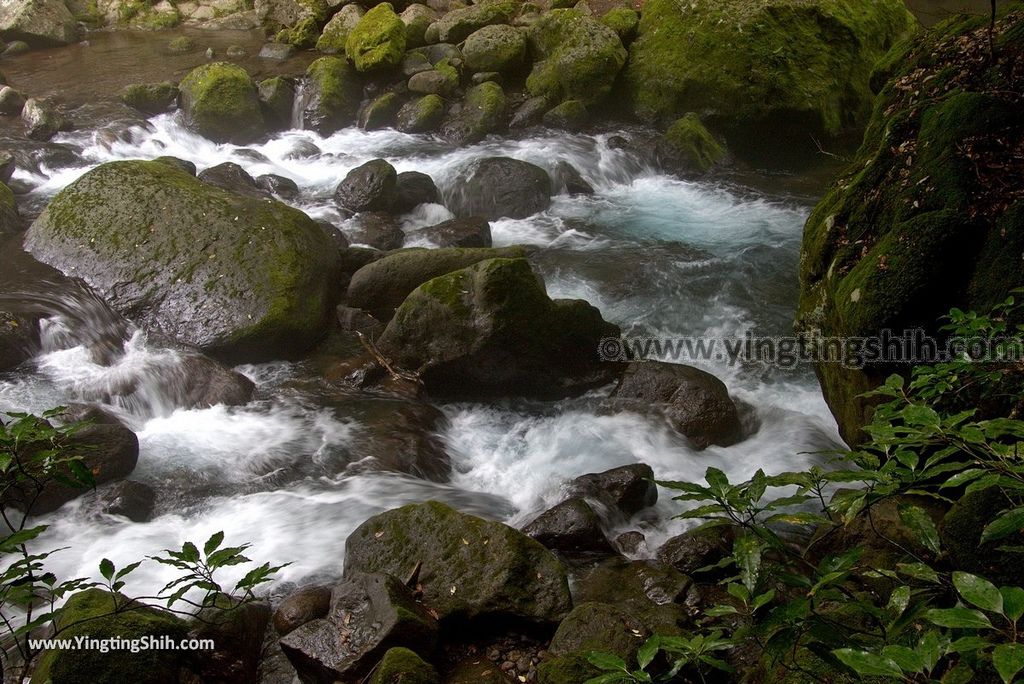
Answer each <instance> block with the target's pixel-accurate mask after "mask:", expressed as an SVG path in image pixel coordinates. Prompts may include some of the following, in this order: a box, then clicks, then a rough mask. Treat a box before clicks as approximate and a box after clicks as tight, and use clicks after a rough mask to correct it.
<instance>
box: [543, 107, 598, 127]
mask: <svg viewBox="0 0 1024 684" xmlns="http://www.w3.org/2000/svg"><path fill="white" fill-rule="evenodd" d="M541 121H543V122H544V125H545V126H547V127H549V128H560V129H562V130H565V131H578V130H580V129H582V128H583V127H584V126H585V125H586V124H587V105H586V103H584V102H583V100H566V101H565V102H563V103H562V104H560V105H556V106H554V107H552V108H551V109H549V110H548V111H546V112H544V116H543V118H542V119H541Z"/></svg>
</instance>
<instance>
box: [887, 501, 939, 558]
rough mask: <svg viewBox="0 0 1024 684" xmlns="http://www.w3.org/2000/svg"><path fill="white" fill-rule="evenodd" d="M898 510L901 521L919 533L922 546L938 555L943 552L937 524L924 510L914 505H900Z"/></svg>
mask: <svg viewBox="0 0 1024 684" xmlns="http://www.w3.org/2000/svg"><path fill="white" fill-rule="evenodd" d="M897 510H898V511H899V515H900V520H902V521H903V524H905V525H906V526H907V527H909V528H910V529H911V530H913V531H914V532H916V533H917V537H918V539H919V540H920V541H921V544H922V545H924V547H925V548H926V549H928V550H929V551H931V552H932V553H934V554H936V555H938V554H939V553H940V552H941V548H940V544H939V531H938V530H937V529H936V528H935V523H934V522H932V519H931V517H930V516H929V515H928V514H927V513H925V512H924V509H923V508H921V507H920V506H914V505H912V504H900V505H899V508H898V509H897Z"/></svg>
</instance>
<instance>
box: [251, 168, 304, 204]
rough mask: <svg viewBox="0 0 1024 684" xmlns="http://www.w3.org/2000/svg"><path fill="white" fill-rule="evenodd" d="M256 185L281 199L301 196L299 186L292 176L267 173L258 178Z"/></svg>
mask: <svg viewBox="0 0 1024 684" xmlns="http://www.w3.org/2000/svg"><path fill="white" fill-rule="evenodd" d="M256 187H258V188H259V189H260V190H263V191H264V192H269V193H270V194H272V195H274V196H275V197H280V198H281V199H289V200H293V199H295V198H297V197H298V196H299V186H298V184H296V182H295V181H293V180H292V179H291V178H285V177H284V176H278V175H277V174H275V173H265V174H263V175H262V176H259V177H257V178H256Z"/></svg>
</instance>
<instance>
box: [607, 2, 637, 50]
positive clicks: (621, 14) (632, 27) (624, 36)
mask: <svg viewBox="0 0 1024 684" xmlns="http://www.w3.org/2000/svg"><path fill="white" fill-rule="evenodd" d="M601 23H602V24H604V25H605V26H607V27H608V28H610V29H611V30H613V31H615V33H616V34H618V36H619V40H621V41H622V44H623V45H626V46H628V45H629V44H630V43H631V42H632V41H633V38H635V37H636V31H637V29H638V28H639V27H640V13H639V12H637V11H636V10H635V9H633V8H632V7H613V8H612V9H610V10H608V11H607V12H605V13H604V14H603V15H602V16H601Z"/></svg>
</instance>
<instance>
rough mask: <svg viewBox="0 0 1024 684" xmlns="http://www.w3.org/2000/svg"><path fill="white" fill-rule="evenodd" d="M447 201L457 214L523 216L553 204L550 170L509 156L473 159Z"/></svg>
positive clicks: (498, 216)
mask: <svg viewBox="0 0 1024 684" xmlns="http://www.w3.org/2000/svg"><path fill="white" fill-rule="evenodd" d="M455 188H456V190H454V191H453V192H452V194H451V196H450V197H449V198H447V199H448V201H447V204H448V206H449V208H450V209H451V210H452V211H453V212H454V213H455V214H456V215H457V216H483V217H484V218H487V219H491V220H496V219H500V218H514V219H521V218H526V217H528V216H532V215H533V214H536V213H538V212H541V211H544V210H545V209H547V208H548V207H549V206H550V205H551V178H550V177H549V176H548V172H547V171H545V170H544V169H542V168H540V167H539V166H535V165H534V164H530V163H529V162H524V161H520V160H518V159H511V158H509V157H487V158H485V159H480V160H478V161H475V162H472V163H471V164H469V165H468V167H467V168H466V169H465V170H464V171H463V172H462V173H461V175H460V177H459V179H458V181H457V182H456V183H455Z"/></svg>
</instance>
